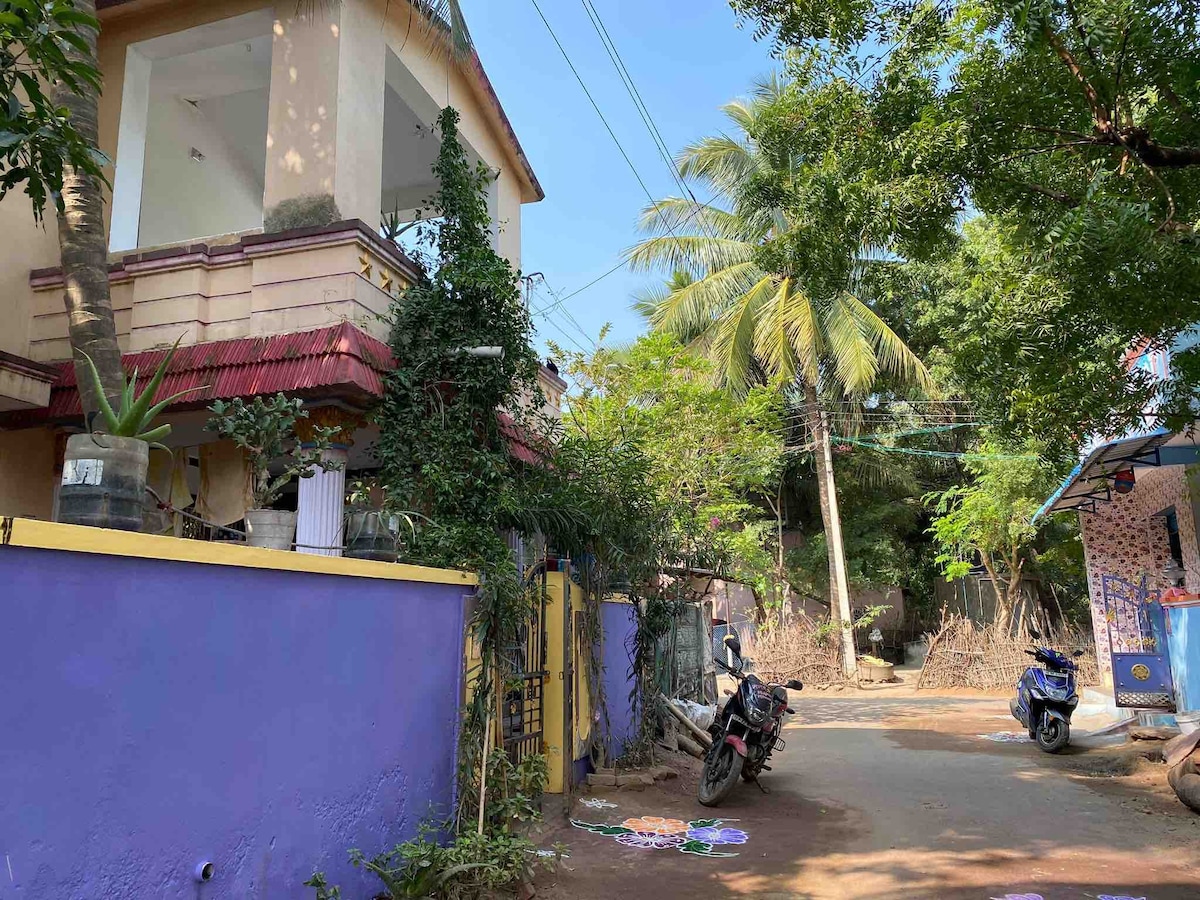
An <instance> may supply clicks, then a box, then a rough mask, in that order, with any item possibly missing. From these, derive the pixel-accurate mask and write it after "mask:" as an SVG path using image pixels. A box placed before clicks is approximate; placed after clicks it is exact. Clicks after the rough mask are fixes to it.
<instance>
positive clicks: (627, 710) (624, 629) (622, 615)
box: [600, 603, 637, 758]
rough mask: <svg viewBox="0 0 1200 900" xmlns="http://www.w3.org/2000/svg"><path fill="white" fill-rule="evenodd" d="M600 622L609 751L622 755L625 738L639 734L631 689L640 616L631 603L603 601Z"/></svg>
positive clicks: (614, 755) (612, 753)
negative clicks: (635, 638) (637, 616)
mask: <svg viewBox="0 0 1200 900" xmlns="http://www.w3.org/2000/svg"><path fill="white" fill-rule="evenodd" d="M600 623H601V625H602V627H603V628H604V652H603V653H602V655H601V662H602V663H603V665H604V697H605V700H606V702H607V705H608V726H609V731H608V752H609V754H610V755H611V756H613V757H614V758H615V757H619V756H620V755H621V749H622V747H623V746H624V744H625V741H627V740H630V739H632V738H634V737H636V736H637V723H636V722H635V721H634V714H633V708H632V705H631V703H630V700H629V692H630V691H631V690H632V689H633V680H632V679H631V678H630V674H629V672H630V669H631V668H632V662H631V660H632V657H633V636H634V632H635V631H636V630H637V619H636V617H635V615H634V609H633V606H632V605H631V604H629V603H601V604H600Z"/></svg>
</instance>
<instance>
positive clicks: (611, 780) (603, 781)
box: [587, 772, 617, 787]
mask: <svg viewBox="0 0 1200 900" xmlns="http://www.w3.org/2000/svg"><path fill="white" fill-rule="evenodd" d="M587 782H588V784H590V785H592V786H593V787H615V786H616V784H617V776H616V775H600V774H598V773H595V772H593V773H592V774H591V775H588V777H587Z"/></svg>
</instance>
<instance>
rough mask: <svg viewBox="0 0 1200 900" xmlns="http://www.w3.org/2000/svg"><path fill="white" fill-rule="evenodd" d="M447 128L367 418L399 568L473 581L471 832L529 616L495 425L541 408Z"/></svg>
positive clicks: (478, 191) (511, 288)
mask: <svg viewBox="0 0 1200 900" xmlns="http://www.w3.org/2000/svg"><path fill="white" fill-rule="evenodd" d="M458 119H459V116H458V113H457V112H456V111H455V110H453V109H451V108H447V109H445V110H443V111H442V114H441V116H440V117H439V118H438V128H439V131H440V134H441V151H440V153H439V156H438V159H437V163H436V164H435V166H434V174H435V175H436V176H437V179H438V184H439V188H438V192H437V194H436V195H435V196H434V197H433V198H432V200H431V201H430V206H431V208H430V209H429V210H427V211H426V214H425V215H426V218H427V221H426V222H425V223H424V224H423V225H422V226H420V228H419V235H418V241H419V244H420V246H421V248H422V250H423V251H424V253H425V260H424V261H425V263H426V266H425V269H426V274H425V276H424V277H423V278H421V280H420V281H418V282H417V283H415V284H414V285H413V286H412V287H411V288H409V290H407V291H406V292H405V293H404V294H403V295H402V296H401V297H400V298H399V299H398V300H396V301H395V302H394V304H393V307H392V310H391V339H390V344H391V350H392V353H393V355H394V356H395V358H396V368H395V369H394V370H393V371H392V372H390V373H389V374H388V375H387V377H386V380H385V394H384V398H383V400H382V402H381V404H380V406H379V408H378V410H377V413H376V421H377V422H378V424H379V428H380V438H379V442H378V445H377V449H376V455H377V456H378V458H379V460H380V463H381V470H380V475H381V479H382V482H383V484H384V485H385V488H386V492H387V494H388V497H389V501H390V502H391V503H393V504H394V505H396V506H399V507H404V508H406V509H407V510H409V511H411V512H412V513H415V516H413V518H414V520H415V521H417V522H419V523H420V525H419V527H417V528H416V529H415V531H414V534H413V535H412V539H411V543H410V546H409V548H408V554H407V555H408V557H409V559H410V560H413V561H418V562H421V563H424V564H427V565H437V566H450V567H458V568H465V569H470V570H472V571H475V572H478V573H480V575H481V578H482V585H481V587H480V590H479V593H478V602H477V605H476V611H475V615H474V618H473V620H472V622H471V628H472V631H473V637H474V639H475V641H476V643H477V645H478V646H479V648H480V651H481V655H482V666H481V669H480V671H479V672H478V673H477V676H478V677H477V680H476V681H475V691H474V694H473V697H474V699H473V701H472V702H471V703H470V705H469V708H468V712H467V716H466V720H465V723H464V728H463V737H462V740H461V743H460V749H459V760H460V766H461V770H460V791H459V796H460V804H461V805H460V810H459V814H460V815H459V818H460V820H461V819H463V818H473V816H471V815H469V814H468V812H467V811H468V810H470V809H473V807H474V805H475V804H476V803H477V802H478V790H479V783H478V772H479V770H480V754H481V751H482V750H483V747H484V744H485V731H486V721H487V717H488V715H489V702H492V701H494V699H495V689H494V688H495V685H494V683H493V677H494V673H495V670H496V653H497V648H498V647H500V646H502V645H503V644H504V643H505V642H507V641H511V640H512V639H513V638H514V636H515V635H516V634H517V633H518V631H519V629H520V628H521V626H522V625H523V624H524V623H525V622H526V621H527V620H528V618H529V614H530V609H531V602H530V598H529V596H527V593H526V591H525V590H524V588H523V586H522V584H521V580H520V578H519V577H518V574H517V572H516V570H515V567H514V566H513V564H512V558H511V555H510V554H509V551H508V548H507V546H506V544H505V542H504V540H503V538H502V537H501V533H502V529H504V528H506V527H509V526H511V525H512V524H514V522H513V520H514V516H515V515H516V514H517V513H515V512H514V511H518V512H519V510H520V508H521V503H520V501H519V500H518V499H517V498H516V496H515V495H516V493H517V490H518V481H519V474H518V472H517V469H516V463H515V462H514V460H513V459H512V458H511V456H510V455H509V453H508V449H507V442H506V437H505V433H504V430H503V429H504V427H505V425H504V424H502V422H501V418H500V416H501V410H504V411H506V412H505V413H504V414H505V415H507V416H509V417H510V423H509V424H508V427H509V428H510V430H511V429H522V428H529V427H530V423H529V422H528V421H527V419H528V416H527V414H526V413H525V412H523V410H524V409H525V408H526V407H527V406H528V407H536V406H537V404H536V403H532V404H531V403H525V402H523V401H525V400H527V399H528V398H536V397H537V396H538V387H537V372H538V363H537V358H536V357H535V356H534V353H533V350H532V348H531V343H530V337H531V324H530V319H529V314H528V312H527V310H526V308H525V306H524V304H523V303H522V302H521V298H520V292H519V290H518V286H517V285H518V282H517V273H516V272H515V271H514V270H513V268H512V266H511V265H510V264H509V263H508V262H507V260H505V259H504V258H502V257H501V256H499V255H498V254H497V253H496V252H495V250H494V249H493V248H492V245H491V235H490V228H491V220H490V218H489V216H488V212H487V203H486V199H485V197H486V190H487V186H488V184H489V182H490V181H491V179H492V178H493V175H492V173H491V172H489V171H488V169H487V168H486V167H485V166H484V165H483V164H479V165H478V166H472V165H471V164H470V162H469V161H468V159H467V155H466V152H465V151H464V150H463V147H462V145H461V144H460V143H459V140H458ZM475 347H499V348H501V349H502V351H503V355H502V356H499V357H496V356H494V355H493V356H488V357H479V356H475V355H471V354H469V353H466V352H464V351H465V350H467V349H468V348H475ZM493 705H494V703H493ZM493 715H494V713H493Z"/></svg>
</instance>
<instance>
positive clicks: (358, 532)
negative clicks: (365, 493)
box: [346, 509, 400, 563]
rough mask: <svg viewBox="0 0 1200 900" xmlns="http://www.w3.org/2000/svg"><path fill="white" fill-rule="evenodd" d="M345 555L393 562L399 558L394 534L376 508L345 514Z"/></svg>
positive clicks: (398, 549) (353, 557) (398, 548)
mask: <svg viewBox="0 0 1200 900" xmlns="http://www.w3.org/2000/svg"><path fill="white" fill-rule="evenodd" d="M346 556H348V557H350V558H352V559H373V560H376V561H377V562H393V563H394V562H395V561H396V560H397V559H399V558H400V547H399V545H398V543H397V541H396V536H395V535H394V534H392V532H391V529H389V528H388V527H387V522H386V521H385V519H384V515H383V513H381V512H380V511H379V510H377V509H371V510H354V511H352V512H350V513H349V514H348V515H347V516H346Z"/></svg>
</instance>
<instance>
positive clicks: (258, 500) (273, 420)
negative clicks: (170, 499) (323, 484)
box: [205, 394, 342, 550]
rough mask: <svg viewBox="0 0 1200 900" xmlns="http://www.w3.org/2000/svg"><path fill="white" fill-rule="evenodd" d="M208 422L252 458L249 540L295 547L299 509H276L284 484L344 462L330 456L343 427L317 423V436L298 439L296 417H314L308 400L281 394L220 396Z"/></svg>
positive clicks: (282, 547)
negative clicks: (276, 466) (276, 467)
mask: <svg viewBox="0 0 1200 900" xmlns="http://www.w3.org/2000/svg"><path fill="white" fill-rule="evenodd" d="M208 409H209V412H211V413H212V414H213V415H212V418H211V419H209V420H208V424H207V425H206V426H205V427H206V428H207V429H208V430H209V431H215V432H216V433H217V434H219V435H220V436H221V437H223V438H229V439H231V440H232V441H233V442H234V443H236V444H237V445H238V446H239V447H241V448H242V449H243V450H244V451H245V453H246V457H247V459H248V461H249V463H250V470H251V476H252V482H253V488H252V490H253V495H254V497H253V500H254V507H253V508H252V509H249V510H247V511H246V543H248V544H249V545H250V546H251V547H266V548H268V549H271V550H290V549H291V547H292V541H293V540H294V539H295V537H296V513H295V512H294V511H291V510H280V509H271V508H270V507H271V504H272V503H274V502H275V501H276V500H278V499H279V497H280V495H281V494H282V493H283V489H284V488H285V487H287V485H288V484H289V483H290V482H291V481H293V480H294V479H296V478H311V477H312V476H313V475H314V474H316V470H317V469H318V468H320V469H322V470H324V471H326V472H332V471H334V470H335V469H340V468H341V467H342V463H340V462H335V461H333V460H328V459H326V458H325V451H327V450H328V449H329V448H330V446H331V445H332V438H333V436H334V435H335V434H336V433H337V429H335V428H325V427H322V426H319V425H318V426H314V427H313V429H312V431H313V436H312V440H311V441H307V442H305V443H304V444H301V443H300V441H298V440H297V439H296V422H298V421H299V420H300V419H307V418H308V410H306V409H305V408H304V401H302V400H298V399H289V398H288V397H285V396H284V395H283V394H276V395H275V396H274V397H272V398H270V399H269V400H264V399H263V398H262V397H255V398H254V399H253V400H252V401H250V402H249V403H247V402H245V401H244V400H242V399H241V398H240V397H238V398H236V399H234V400H231V401H230V402H228V403H226V402H224V401H222V400H218V401H217V402H216V403H214V404H213V405H212V406H210V407H209V408H208ZM276 460H282V471H280V472H279V474H276V475H272V473H271V464H272V463H274V462H275V461H276Z"/></svg>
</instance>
